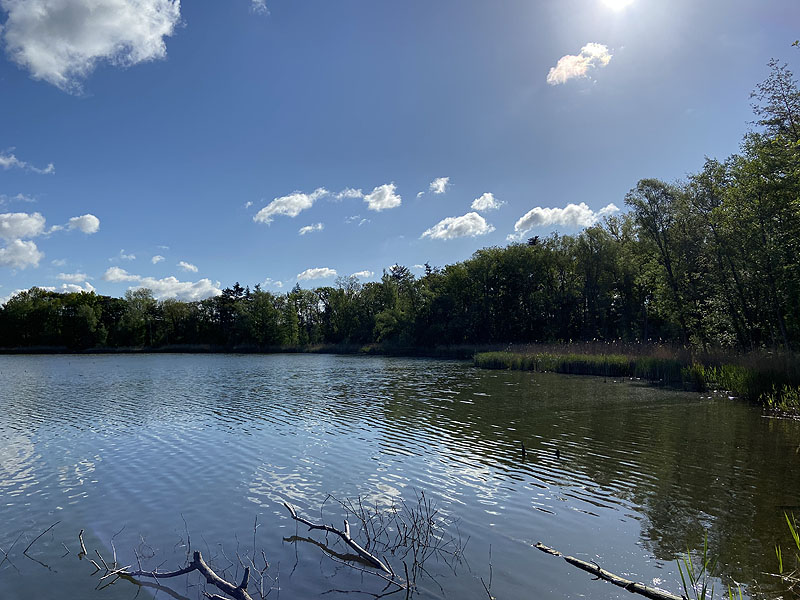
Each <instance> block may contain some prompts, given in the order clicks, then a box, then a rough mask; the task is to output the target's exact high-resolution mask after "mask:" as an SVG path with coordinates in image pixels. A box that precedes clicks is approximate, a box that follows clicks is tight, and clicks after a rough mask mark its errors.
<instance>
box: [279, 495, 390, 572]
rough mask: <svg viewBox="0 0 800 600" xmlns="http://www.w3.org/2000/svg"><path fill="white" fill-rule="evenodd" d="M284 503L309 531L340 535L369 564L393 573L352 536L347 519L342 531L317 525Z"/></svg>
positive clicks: (296, 519) (328, 526)
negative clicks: (318, 530)
mask: <svg viewBox="0 0 800 600" xmlns="http://www.w3.org/2000/svg"><path fill="white" fill-rule="evenodd" d="M283 505H284V506H285V507H286V510H288V511H289V513H290V514H291V516H292V518H293V519H294V520H295V521H297V522H299V523H302V524H303V525H306V526H307V527H308V529H309V531H311V530H313V529H320V530H322V531H327V532H329V533H334V534H336V535H338V536H339V537H340V538H342V540H343V541H344V543H345V544H347V545H348V546H350V547H351V548H352V549H353V550H355V552H356V554H358V555H359V556H360V557H361V558H362V559H363V560H364V561H366V562H367V564H369V565H370V566H372V567H375V568H376V569H380V570H381V571H383V572H384V573H388V574H389V575H393V573H392V571H391V569H389V567H387V566H386V564H385V563H384V562H383V561H381V560H380V559H379V558H376V557H375V556H374V555H373V554H370V553H369V552H367V551H366V550H364V548H362V547H361V546H360V545H359V544H358V542H356V541H355V540H354V539H353V538H351V537H350V524H349V523H348V522H347V520H345V522H344V531H340V530H338V529H336V528H335V527H331V526H330V525H317V524H315V523H312V522H311V521H309V520H308V519H304V518H303V517H300V516H298V514H297V511H295V509H294V508H293V507H292V506H291V505H290V504H288V503H286V502H284V503H283Z"/></svg>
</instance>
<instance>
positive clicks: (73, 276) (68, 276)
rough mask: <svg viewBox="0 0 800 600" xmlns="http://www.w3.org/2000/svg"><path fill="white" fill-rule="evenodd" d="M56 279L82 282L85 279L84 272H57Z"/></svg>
mask: <svg viewBox="0 0 800 600" xmlns="http://www.w3.org/2000/svg"><path fill="white" fill-rule="evenodd" d="M56 278H57V279H60V280H61V281H66V282H67V283H83V282H84V281H86V279H87V275H86V273H59V274H58V275H56Z"/></svg>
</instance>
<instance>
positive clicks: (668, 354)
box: [474, 344, 800, 413]
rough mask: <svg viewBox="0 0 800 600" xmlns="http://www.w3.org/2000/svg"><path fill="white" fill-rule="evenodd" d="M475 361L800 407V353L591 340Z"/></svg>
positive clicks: (484, 355) (483, 355)
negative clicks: (633, 380)
mask: <svg viewBox="0 0 800 600" xmlns="http://www.w3.org/2000/svg"><path fill="white" fill-rule="evenodd" d="M474 362H475V365H476V366H478V367H482V368H485V369H513V370H522V371H537V372H546V371H550V372H554V373H566V374H572V375H602V376H605V377H625V378H627V377H630V378H638V379H644V380H647V381H654V382H659V383H662V384H665V385H670V386H676V387H682V388H684V389H689V390H695V391H706V390H724V391H726V392H728V393H729V394H731V395H732V396H736V397H740V398H744V399H746V400H751V401H755V402H759V403H760V404H763V405H764V406H766V407H767V408H769V409H771V410H773V411H776V412H788V413H797V412H800V356H797V355H794V354H788V353H787V354H774V353H748V354H742V355H733V354H726V353H723V352H721V351H718V352H714V353H704V354H692V353H691V352H688V351H686V350H684V349H679V348H670V347H667V346H640V345H637V346H636V347H632V346H622V345H620V346H617V345H611V344H587V345H564V346H525V347H520V348H510V349H508V350H506V351H501V352H479V353H477V354H476V355H475V358H474Z"/></svg>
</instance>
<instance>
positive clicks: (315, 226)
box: [299, 223, 325, 235]
mask: <svg viewBox="0 0 800 600" xmlns="http://www.w3.org/2000/svg"><path fill="white" fill-rule="evenodd" d="M323 229H325V225H323V224H322V223H314V224H313V225H306V226H305V227H301V228H300V230H299V233H300V235H305V234H307V233H311V232H312V231H322V230H323Z"/></svg>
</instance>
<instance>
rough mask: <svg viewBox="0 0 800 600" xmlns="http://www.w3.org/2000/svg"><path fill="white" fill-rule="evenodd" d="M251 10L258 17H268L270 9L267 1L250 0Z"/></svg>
mask: <svg viewBox="0 0 800 600" xmlns="http://www.w3.org/2000/svg"><path fill="white" fill-rule="evenodd" d="M250 10H251V11H253V12H254V13H255V14H257V15H268V14H269V9H268V8H267V3H266V1H265V0H250Z"/></svg>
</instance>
